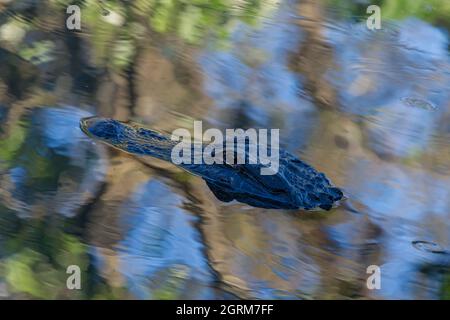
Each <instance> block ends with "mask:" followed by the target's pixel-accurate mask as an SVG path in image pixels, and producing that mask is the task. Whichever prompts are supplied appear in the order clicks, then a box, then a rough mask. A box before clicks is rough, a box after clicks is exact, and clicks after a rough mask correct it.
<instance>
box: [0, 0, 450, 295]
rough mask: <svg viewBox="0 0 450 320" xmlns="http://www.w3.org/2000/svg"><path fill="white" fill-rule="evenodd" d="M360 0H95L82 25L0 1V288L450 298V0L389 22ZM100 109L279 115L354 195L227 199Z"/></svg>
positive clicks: (386, 5) (167, 125)
mask: <svg viewBox="0 0 450 320" xmlns="http://www.w3.org/2000/svg"><path fill="white" fill-rule="evenodd" d="M348 3H350V2H348ZM361 3H362V2H361V1H355V3H354V4H348V5H345V6H344V5H342V4H341V1H298V2H297V1H268V0H264V1H251V2H250V1H249V2H247V1H239V2H233V1H231V2H228V1H215V2H214V5H212V4H210V3H209V2H208V1H205V2H204V3H203V2H202V1H195V2H190V1H146V0H143V1H135V2H133V4H129V5H128V7H125V6H124V5H123V3H122V2H121V1H103V2H102V3H101V5H99V3H98V2H96V1H93V0H92V1H86V5H85V6H84V7H82V30H81V31H77V32H71V31H67V30H66V29H65V24H64V23H63V22H64V19H65V16H64V11H65V10H63V9H61V8H64V6H65V1H59V2H54V1H40V2H35V1H26V2H23V1H9V2H5V3H3V4H0V60H1V65H2V67H1V68H0V124H1V126H0V135H1V139H0V297H1V298H6V299H11V298H67V299H74V298H75V299H76V298H87V299H116V298H140V299H177V298H188V299H198V298H211V299H223V298H283V299H310V298H364V299H372V298H407V299H417V298H431V299H437V298H450V259H449V255H448V248H450V237H449V228H450V223H449V215H450V202H449V199H450V142H449V141H450V125H449V123H450V103H449V101H450V100H449V90H448V88H449V84H450V64H449V62H450V60H449V52H448V47H449V43H448V32H449V27H450V26H449V25H448V21H450V10H449V8H448V5H447V3H448V2H446V1H445V0H443V1H435V2H433V6H431V5H430V6H426V7H425V6H423V5H421V4H419V5H417V6H414V10H413V9H411V10H410V11H407V12H406V13H405V12H404V10H403V9H402V10H400V9H396V8H395V5H393V1H388V0H386V1H381V9H382V16H383V17H385V19H386V21H384V20H383V21H382V27H383V29H382V30H379V31H369V30H367V29H366V28H365V20H364V19H365V17H366V13H365V9H366V7H365V6H364V5H361ZM400 11H401V12H402V13H400ZM92 114H95V115H100V116H106V117H114V118H117V119H120V120H127V119H133V120H135V121H138V122H140V123H146V124H148V125H149V126H151V127H152V128H155V129H162V130H167V131H171V130H173V129H175V128H179V127H185V128H188V129H191V128H192V126H193V120H203V121H204V123H205V125H207V126H210V127H218V128H221V129H226V128H238V127H242V128H249V127H254V128H280V137H281V146H283V147H284V148H287V149H288V150H289V151H290V152H292V153H293V154H295V155H297V156H299V157H300V158H302V159H303V160H305V161H307V162H309V163H310V164H312V165H313V166H314V167H316V168H317V169H318V170H320V171H323V172H325V173H326V174H327V176H329V177H330V179H331V180H332V181H334V182H335V183H336V184H337V185H338V186H340V187H342V188H343V189H344V190H345V192H346V193H347V195H348V197H349V201H350V204H351V206H353V207H354V210H349V208H346V207H339V208H336V209H333V210H331V211H330V212H326V213H325V212H302V211H296V212H292V211H284V210H268V209H258V208H252V207H249V206H247V205H244V204H239V203H236V202H232V203H222V202H220V201H218V200H216V198H215V197H214V195H213V194H212V193H211V192H210V191H209V189H208V187H207V186H206V185H205V184H204V182H203V181H202V180H201V179H200V178H197V177H194V176H191V175H189V174H187V173H185V172H183V171H181V170H180V169H177V168H176V167H175V166H172V165H170V164H167V163H163V162H161V161H159V160H156V159H153V158H139V159H138V158H134V157H132V156H129V155H126V154H123V153H120V152H118V151H117V150H113V149H108V148H106V147H104V146H102V145H99V144H96V143H94V142H92V141H91V140H89V139H88V138H86V137H85V136H84V135H83V133H82V132H81V131H80V130H79V127H78V122H79V119H80V118H82V117H86V116H89V115H92ZM69 265H78V266H79V267H80V269H81V271H82V290H76V291H71V290H68V289H67V288H66V278H67V274H66V268H67V266H69ZM369 265H378V266H380V267H381V276H382V280H381V283H382V285H381V289H380V290H369V289H368V288H367V287H366V279H367V277H368V274H367V273H366V269H367V267H368V266H369Z"/></svg>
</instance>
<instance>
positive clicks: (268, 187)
mask: <svg viewBox="0 0 450 320" xmlns="http://www.w3.org/2000/svg"><path fill="white" fill-rule="evenodd" d="M80 128H81V129H82V130H83V132H85V133H86V134H87V135H88V136H90V137H92V138H95V139H97V140H99V141H101V142H103V143H106V144H108V145H110V146H113V147H115V148H118V149H120V150H123V151H125V152H128V153H131V154H135V155H140V156H152V157H155V158H159V159H162V160H165V161H169V162H172V161H171V151H172V148H173V147H174V146H175V145H176V144H178V142H177V141H172V140H170V137H169V136H167V135H165V134H162V133H159V132H156V131H153V130H149V129H146V128H143V127H141V126H140V125H138V124H134V123H124V122H120V121H117V120H113V119H106V118H99V117H90V118H85V119H82V120H81V122H80ZM279 153H280V157H279V170H278V173H277V174H275V175H261V174H260V169H261V167H262V165H260V164H238V165H229V164H212V165H207V164H188V165H187V164H180V165H178V166H179V167H181V168H183V169H185V170H187V171H189V172H191V173H193V174H195V175H198V176H200V177H202V178H203V179H204V180H205V181H206V183H207V185H208V187H209V188H210V189H211V191H212V192H213V193H214V195H215V196H216V197H217V198H218V199H219V200H221V201H224V202H229V201H232V200H237V201H239V202H243V203H246V204H249V205H251V206H255V207H260V208H271V209H300V208H301V209H305V210H312V209H316V208H321V209H325V210H330V209H331V208H332V207H333V205H334V204H335V202H337V201H339V200H341V199H342V197H343V193H342V191H341V190H339V189H338V188H336V187H334V186H333V185H332V184H331V183H330V181H329V180H328V179H327V177H326V176H325V175H324V174H323V173H320V172H317V171H316V170H315V169H314V168H313V167H311V166H309V165H308V164H306V163H305V162H303V161H301V160H299V159H298V158H296V157H294V156H293V155H292V154H290V153H288V152H287V151H284V150H279Z"/></svg>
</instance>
